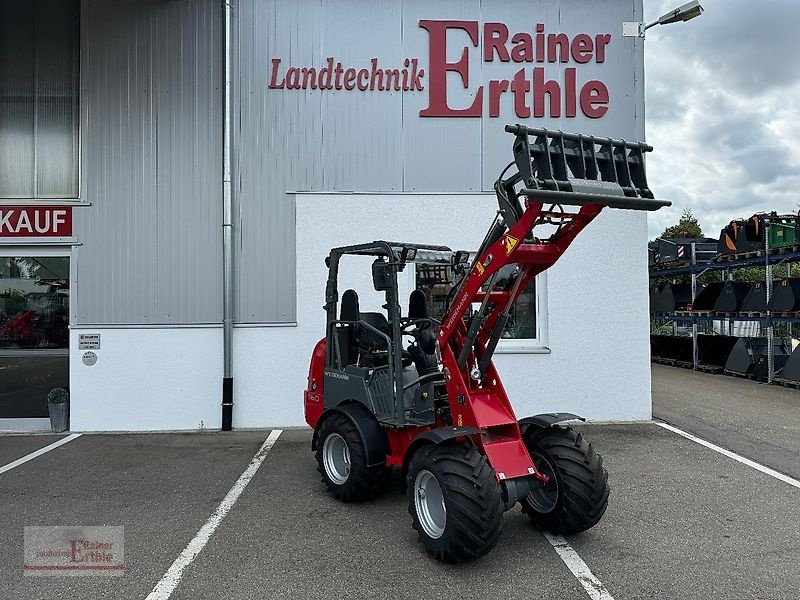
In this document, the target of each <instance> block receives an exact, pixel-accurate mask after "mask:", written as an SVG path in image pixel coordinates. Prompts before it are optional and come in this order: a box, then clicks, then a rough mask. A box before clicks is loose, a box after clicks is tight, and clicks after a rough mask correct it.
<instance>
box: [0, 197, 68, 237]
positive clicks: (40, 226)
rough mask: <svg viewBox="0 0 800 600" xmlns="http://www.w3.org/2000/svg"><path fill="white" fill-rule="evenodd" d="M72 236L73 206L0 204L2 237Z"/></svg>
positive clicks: (0, 233)
mask: <svg viewBox="0 0 800 600" xmlns="http://www.w3.org/2000/svg"><path fill="white" fill-rule="evenodd" d="M71 236H72V207H71V206H6V205H0V239H2V238H8V237H14V238H19V237H71Z"/></svg>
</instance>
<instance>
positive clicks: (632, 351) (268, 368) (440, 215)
mask: <svg viewBox="0 0 800 600" xmlns="http://www.w3.org/2000/svg"><path fill="white" fill-rule="evenodd" d="M296 204H297V220H296V227H297V241H296V244H297V253H296V256H297V273H298V281H297V315H298V319H297V321H298V322H297V326H295V327H242V328H237V329H236V330H235V335H234V369H235V374H234V375H235V397H236V405H235V407H234V417H233V418H234V426H235V427H262V426H263V427H267V426H291V425H302V424H303V423H304V420H303V394H302V392H303V389H304V388H305V384H306V376H307V374H308V362H309V359H310V356H311V352H312V349H313V347H314V344H315V343H316V342H317V340H319V339H320V338H321V337H322V336H323V334H324V330H325V329H324V328H325V313H324V311H323V309H322V305H323V303H324V289H325V280H326V276H327V269H326V267H325V264H324V259H325V256H327V253H328V251H329V249H330V248H332V247H334V246H341V245H347V244H355V243H360V242H365V241H372V240H374V239H388V240H393V241H409V242H419V243H430V244H446V245H449V246H450V247H452V248H453V249H466V250H474V249H475V248H477V247H478V245H479V244H480V242H481V240H482V239H483V236H484V234H485V233H486V229H487V228H488V226H489V224H490V222H491V220H492V218H493V217H494V214H495V210H496V203H495V200H494V198H493V197H492V196H487V195H463V196H462V195H458V196H450V195H374V196H372V195H360V194H332V195H322V194H297V195H296ZM646 241H647V223H646V217H645V215H644V214H643V213H640V212H633V211H619V210H610V209H606V210H604V211H603V213H601V215H600V216H599V217H598V218H597V219H596V220H595V222H593V223H592V224H590V225H589V227H588V228H587V229H586V230H585V231H584V232H583V233H582V234H581V235H580V236H579V237H578V238H577V240H576V241H575V242H574V243H573V245H572V246H571V247H570V249H569V250H568V251H567V253H566V254H565V255H564V256H563V257H562V259H561V260H560V261H559V262H558V263H557V264H556V266H555V267H553V269H551V271H549V275H548V279H547V283H548V307H547V319H548V326H549V334H548V342H549V347H550V349H551V352H550V354H498V355H496V356H495V362H496V364H497V365H498V367H499V369H500V372H501V375H502V377H503V382H504V384H505V386H506V389H507V391H508V394H509V396H510V398H511V400H512V402H513V404H514V407H515V410H516V411H517V414H518V415H519V416H525V415H528V414H534V413H539V412H549V411H554V410H560V411H570V412H575V413H578V414H582V415H584V416H586V417H587V418H589V419H591V420H595V421H606V420H614V421H629V420H642V419H649V418H650V417H651V401H650V363H649V353H650V349H649V324H648V323H649V322H648V314H647V311H648V308H647V307H648V298H647V266H646V262H645V254H644V253H643V252H642V251H641V249H642V248H643V247H644V246H645V243H646ZM346 261H347V259H344V260H343V261H342V267H341V273H342V277H343V278H346V279H343V284H342V285H341V286H340V292H341V291H343V290H344V289H346V286H349V285H351V284H350V283H349V282H357V281H359V279H358V278H359V276H360V281H361V285H359V286H358V290H359V293H360V296H361V300H362V302H361V303H362V308H364V309H365V310H366V309H367V308H368V300H367V299H366V298H365V296H366V293H365V292H366V290H371V289H372V288H371V279H370V275H369V271H368V270H367V268H366V267H367V266H368V263H364V264H363V265H361V266H360V269H359V268H354V267H353V266H351V265H352V262H351V263H350V264H347V263H346ZM362 290H363V292H362Z"/></svg>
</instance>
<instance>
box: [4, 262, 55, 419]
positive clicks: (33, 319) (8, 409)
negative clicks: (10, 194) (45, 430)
mask: <svg viewBox="0 0 800 600" xmlns="http://www.w3.org/2000/svg"><path fill="white" fill-rule="evenodd" d="M23 252H24V251H21V252H20V253H19V254H18V255H14V256H9V255H8V252H7V251H6V252H4V253H5V254H6V256H0V419H8V418H11V419H30V418H39V417H47V394H48V392H50V390H52V389H53V388H56V387H63V388H67V389H68V388H69V281H70V279H69V256H68V255H64V256H50V255H42V256H38V255H36V256H31V255H24V254H23ZM29 254H33V252H30V253H29ZM37 254H38V252H37Z"/></svg>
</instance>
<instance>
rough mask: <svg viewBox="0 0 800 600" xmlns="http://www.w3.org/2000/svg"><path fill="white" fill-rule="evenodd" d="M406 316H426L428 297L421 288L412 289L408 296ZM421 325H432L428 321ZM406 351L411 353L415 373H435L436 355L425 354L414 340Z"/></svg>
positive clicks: (436, 368) (416, 317) (418, 317)
mask: <svg viewBox="0 0 800 600" xmlns="http://www.w3.org/2000/svg"><path fill="white" fill-rule="evenodd" d="M408 318H409V319H427V318H428V297H427V295H426V294H425V292H423V291H422V290H419V289H417V290H414V291H413V292H411V295H410V296H409V297H408ZM422 327H423V328H424V327H433V325H432V324H430V323H429V324H428V325H424V324H423V325H422ZM408 353H409V354H410V355H411V360H413V361H414V366H415V367H416V368H417V373H419V375H420V377H422V376H423V375H427V374H428V373H435V372H436V371H438V370H439V364H438V363H437V362H436V355H435V354H425V352H424V351H423V350H422V348H420V346H419V344H417V343H416V342H414V343H413V344H411V345H410V346H409V347H408Z"/></svg>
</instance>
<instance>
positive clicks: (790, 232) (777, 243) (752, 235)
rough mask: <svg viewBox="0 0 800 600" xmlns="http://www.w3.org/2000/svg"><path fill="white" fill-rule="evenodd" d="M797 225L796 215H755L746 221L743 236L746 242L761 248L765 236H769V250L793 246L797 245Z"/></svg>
mask: <svg viewBox="0 0 800 600" xmlns="http://www.w3.org/2000/svg"><path fill="white" fill-rule="evenodd" d="M767 221H769V229H768V228H767ZM797 224H798V218H797V216H796V215H779V214H778V213H776V212H775V211H773V212H771V213H757V214H755V215H753V216H752V217H750V218H749V219H748V220H747V224H746V225H745V235H746V236H747V239H748V241H750V242H755V243H757V244H758V245H759V246H760V247H761V248H763V247H764V240H765V239H766V237H767V234H769V247H770V248H780V247H782V246H794V245H795V244H796V243H797Z"/></svg>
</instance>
